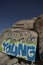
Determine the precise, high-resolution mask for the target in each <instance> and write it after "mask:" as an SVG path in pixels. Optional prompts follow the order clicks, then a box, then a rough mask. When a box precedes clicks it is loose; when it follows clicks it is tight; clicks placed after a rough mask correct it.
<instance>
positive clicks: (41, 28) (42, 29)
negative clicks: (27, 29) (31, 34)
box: [34, 15, 43, 60]
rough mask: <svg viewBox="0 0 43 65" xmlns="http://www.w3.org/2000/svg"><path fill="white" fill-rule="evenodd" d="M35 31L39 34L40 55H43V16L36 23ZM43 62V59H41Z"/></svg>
mask: <svg viewBox="0 0 43 65" xmlns="http://www.w3.org/2000/svg"><path fill="white" fill-rule="evenodd" d="M34 28H35V29H34V30H35V31H36V32H37V33H38V45H39V55H40V58H41V54H42V53H43V15H40V16H39V17H38V18H37V20H36V21H35V23H34ZM41 60H43V58H41Z"/></svg>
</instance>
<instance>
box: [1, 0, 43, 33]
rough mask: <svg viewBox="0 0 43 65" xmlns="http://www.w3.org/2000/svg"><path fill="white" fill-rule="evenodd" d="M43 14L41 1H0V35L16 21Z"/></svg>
mask: <svg viewBox="0 0 43 65" xmlns="http://www.w3.org/2000/svg"><path fill="white" fill-rule="evenodd" d="M42 13H43V0H0V33H1V32H2V31H3V29H5V28H9V27H11V26H12V24H14V23H15V22H16V21H18V20H22V19H31V18H33V17H37V16H39V15H40V14H42Z"/></svg>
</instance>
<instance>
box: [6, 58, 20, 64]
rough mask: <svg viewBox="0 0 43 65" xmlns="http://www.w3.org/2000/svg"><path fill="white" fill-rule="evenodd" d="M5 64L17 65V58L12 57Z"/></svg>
mask: <svg viewBox="0 0 43 65" xmlns="http://www.w3.org/2000/svg"><path fill="white" fill-rule="evenodd" d="M7 65H19V64H18V59H17V58H14V59H12V60H10V61H9V63H8V64H7Z"/></svg>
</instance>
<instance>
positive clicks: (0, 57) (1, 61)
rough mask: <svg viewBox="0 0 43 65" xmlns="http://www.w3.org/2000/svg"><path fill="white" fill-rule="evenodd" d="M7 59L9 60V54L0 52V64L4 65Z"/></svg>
mask: <svg viewBox="0 0 43 65" xmlns="http://www.w3.org/2000/svg"><path fill="white" fill-rule="evenodd" d="M9 60H10V57H9V56H7V55H6V54H4V53H1V52H0V65H6V64H7V63H8V61H9Z"/></svg>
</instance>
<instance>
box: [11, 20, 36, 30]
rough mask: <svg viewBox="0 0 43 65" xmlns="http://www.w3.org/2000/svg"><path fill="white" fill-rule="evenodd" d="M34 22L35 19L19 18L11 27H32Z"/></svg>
mask: <svg viewBox="0 0 43 65" xmlns="http://www.w3.org/2000/svg"><path fill="white" fill-rule="evenodd" d="M34 22H35V19H32V20H21V21H18V22H16V23H15V24H13V26H12V27H21V28H26V29H33V24H34Z"/></svg>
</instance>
